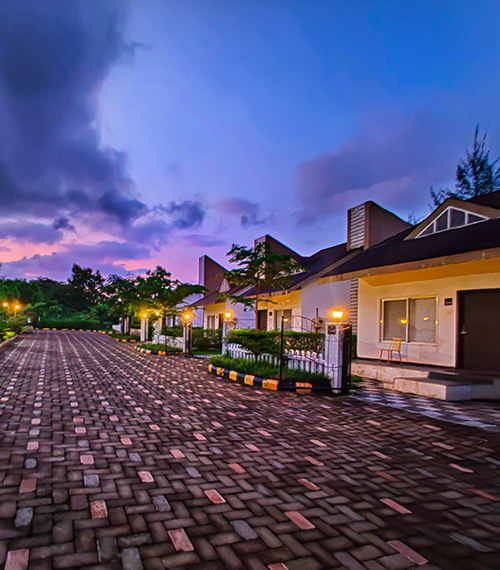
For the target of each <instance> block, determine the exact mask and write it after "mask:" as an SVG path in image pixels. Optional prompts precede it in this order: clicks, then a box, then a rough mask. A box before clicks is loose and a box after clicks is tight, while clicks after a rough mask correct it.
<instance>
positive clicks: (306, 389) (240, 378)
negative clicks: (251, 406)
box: [208, 364, 331, 394]
mask: <svg viewBox="0 0 500 570" xmlns="http://www.w3.org/2000/svg"><path fill="white" fill-rule="evenodd" d="M208 371H209V372H210V373H211V374H215V376H221V377H222V378H227V379H228V380H233V382H238V384H246V385H247V386H255V387H257V388H264V389H266V390H283V391H287V392H296V393H297V394H310V393H311V392H331V388H328V387H323V386H313V385H312V384H310V383H309V382H293V381H292V382H291V381H286V380H281V381H280V380H272V379H269V380H266V379H265V378H259V377H258V376H254V375H253V374H244V373H243V372H236V370H229V369H227V368H220V367H217V366H214V365H213V364H209V365H208Z"/></svg>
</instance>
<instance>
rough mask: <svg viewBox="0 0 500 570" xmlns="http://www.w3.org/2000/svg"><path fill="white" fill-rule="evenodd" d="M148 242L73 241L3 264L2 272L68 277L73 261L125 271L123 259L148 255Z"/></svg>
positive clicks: (117, 271)
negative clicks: (69, 243) (52, 251)
mask: <svg viewBox="0 0 500 570" xmlns="http://www.w3.org/2000/svg"><path fill="white" fill-rule="evenodd" d="M149 253H150V250H149V248H148V247H147V246H142V245H137V244H131V243H128V242H127V243H122V242H117V241H101V242H99V243H97V244H94V245H80V244H76V245H71V246H68V247H66V248H65V249H64V250H63V251H59V252H55V253H52V254H50V255H40V254H36V255H33V256H31V257H23V258H22V259H20V260H18V261H11V262H7V263H4V264H3V265H2V274H3V275H4V276H6V277H13V276H17V275H20V274H24V275H28V276H33V275H35V276H36V275H50V276H51V277H54V278H56V279H66V278H67V276H68V275H69V274H70V271H71V267H72V265H73V263H79V264H80V265H84V266H86V267H93V268H95V269H100V270H101V272H102V273H103V274H104V275H108V274H110V273H121V274H125V273H126V272H127V271H126V269H125V266H124V262H125V261H127V260H131V259H132V260H139V259H144V258H147V257H149Z"/></svg>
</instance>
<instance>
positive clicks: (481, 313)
mask: <svg viewBox="0 0 500 570" xmlns="http://www.w3.org/2000/svg"><path fill="white" fill-rule="evenodd" d="M458 314H459V319H458V367H459V368H464V369H466V370H482V371H485V372H500V289H483V290H480V291H462V292H459V313H458Z"/></svg>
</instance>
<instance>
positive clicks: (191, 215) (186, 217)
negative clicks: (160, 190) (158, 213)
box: [160, 200, 206, 230]
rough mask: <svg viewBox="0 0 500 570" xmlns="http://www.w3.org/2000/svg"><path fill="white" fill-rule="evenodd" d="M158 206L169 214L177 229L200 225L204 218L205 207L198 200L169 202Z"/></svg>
mask: <svg viewBox="0 0 500 570" xmlns="http://www.w3.org/2000/svg"><path fill="white" fill-rule="evenodd" d="M160 208H161V210H163V211H164V212H165V213H167V214H169V215H171V217H172V224H173V226H174V227H175V228H177V229H179V230H185V229H188V228H194V227H197V226H200V225H201V224H202V223H203V220H204V219H205V213H206V212H205V209H204V207H203V206H202V204H201V203H200V202H199V201H198V200H195V201H192V200H185V201H184V202H170V204H168V206H160Z"/></svg>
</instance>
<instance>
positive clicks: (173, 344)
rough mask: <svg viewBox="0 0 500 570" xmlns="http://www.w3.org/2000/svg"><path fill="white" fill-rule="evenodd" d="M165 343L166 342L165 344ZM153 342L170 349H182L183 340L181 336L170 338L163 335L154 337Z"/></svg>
mask: <svg viewBox="0 0 500 570" xmlns="http://www.w3.org/2000/svg"><path fill="white" fill-rule="evenodd" d="M165 341H166V342H165ZM154 342H155V343H156V344H166V345H167V346H170V348H178V349H179V350H183V349H184V339H183V338H182V337H181V336H177V337H172V336H165V335H163V334H159V335H155V338H154Z"/></svg>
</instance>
